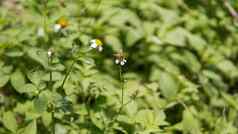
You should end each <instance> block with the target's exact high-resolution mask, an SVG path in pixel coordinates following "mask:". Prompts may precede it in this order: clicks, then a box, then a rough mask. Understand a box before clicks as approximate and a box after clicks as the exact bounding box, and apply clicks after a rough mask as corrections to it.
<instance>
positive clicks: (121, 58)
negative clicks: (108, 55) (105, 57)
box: [113, 51, 127, 66]
mask: <svg viewBox="0 0 238 134" xmlns="http://www.w3.org/2000/svg"><path fill="white" fill-rule="evenodd" d="M113 56H115V58H116V59H115V63H116V64H119V65H121V66H124V65H125V64H126V62H127V60H126V56H125V54H124V53H123V52H122V51H120V52H118V53H116V54H114V55H113Z"/></svg>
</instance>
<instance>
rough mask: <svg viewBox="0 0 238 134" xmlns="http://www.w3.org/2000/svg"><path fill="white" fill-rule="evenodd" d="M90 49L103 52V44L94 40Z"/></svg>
mask: <svg viewBox="0 0 238 134" xmlns="http://www.w3.org/2000/svg"><path fill="white" fill-rule="evenodd" d="M90 48H93V49H97V50H98V51H99V52H101V51H102V50H103V43H102V41H101V40H99V39H93V40H91V41H90Z"/></svg>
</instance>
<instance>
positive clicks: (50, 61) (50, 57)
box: [48, 56, 53, 91]
mask: <svg viewBox="0 0 238 134" xmlns="http://www.w3.org/2000/svg"><path fill="white" fill-rule="evenodd" d="M52 62H53V59H52V56H48V66H49V73H50V80H49V88H50V90H51V91H52V90H53V72H52V69H51V65H52Z"/></svg>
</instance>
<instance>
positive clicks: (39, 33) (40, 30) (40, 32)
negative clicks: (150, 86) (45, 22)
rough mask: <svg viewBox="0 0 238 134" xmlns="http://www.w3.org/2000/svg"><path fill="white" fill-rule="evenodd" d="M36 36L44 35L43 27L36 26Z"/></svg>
mask: <svg viewBox="0 0 238 134" xmlns="http://www.w3.org/2000/svg"><path fill="white" fill-rule="evenodd" d="M37 36H38V37H44V36H45V30H44V28H43V27H40V28H38V30H37Z"/></svg>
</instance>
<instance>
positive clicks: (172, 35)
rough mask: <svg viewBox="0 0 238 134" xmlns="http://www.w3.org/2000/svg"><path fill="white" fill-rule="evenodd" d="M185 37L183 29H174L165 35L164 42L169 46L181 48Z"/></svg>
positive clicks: (184, 43) (185, 32) (184, 42)
mask: <svg viewBox="0 0 238 134" xmlns="http://www.w3.org/2000/svg"><path fill="white" fill-rule="evenodd" d="M186 36H187V31H186V30H185V29H183V28H176V29H174V30H172V31H169V32H168V33H167V34H166V36H165V39H164V41H165V42H167V43H169V44H172V45H175V46H180V47H181V46H185V45H186Z"/></svg>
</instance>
